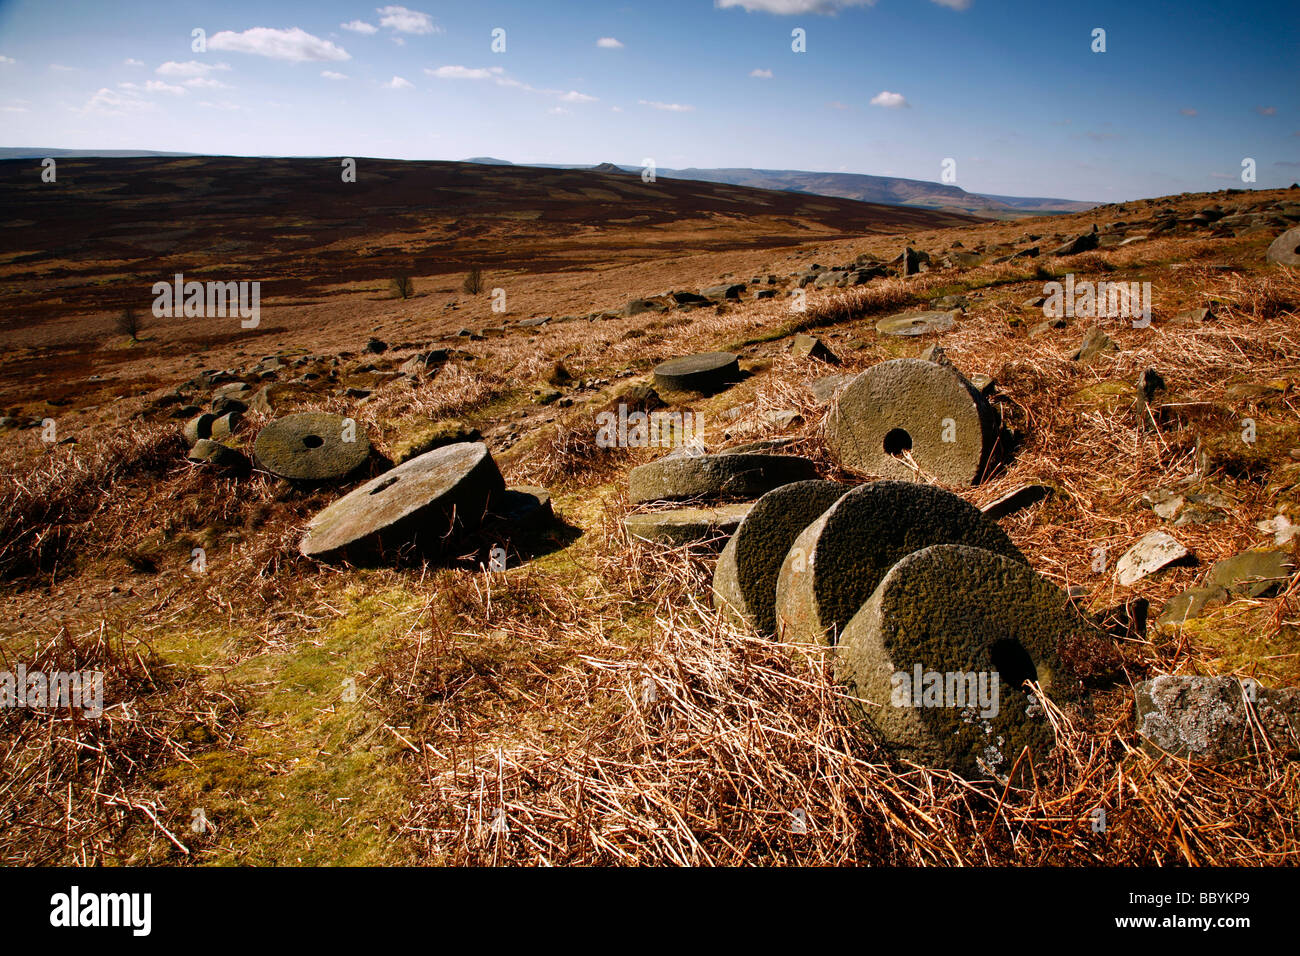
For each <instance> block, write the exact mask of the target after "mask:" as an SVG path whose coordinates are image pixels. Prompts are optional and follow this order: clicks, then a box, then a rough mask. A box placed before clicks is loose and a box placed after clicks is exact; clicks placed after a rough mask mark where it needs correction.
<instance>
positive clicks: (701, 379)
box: [655, 352, 740, 393]
mask: <svg viewBox="0 0 1300 956" xmlns="http://www.w3.org/2000/svg"><path fill="white" fill-rule="evenodd" d="M739 378H740V357H739V356H738V355H734V354H732V353H731V352H705V353H704V354H702V355H687V356H685V357H683V358H676V359H671V360H669V361H667V362H664V363H663V364H661V365H658V366H656V367H655V386H656V387H658V388H664V389H668V390H669V391H674V392H704V393H708V392H716V391H720V390H722V389H723V388H726V387H727V386H728V385H731V384H733V383H735V382H736V381H737V380H738V379H739Z"/></svg>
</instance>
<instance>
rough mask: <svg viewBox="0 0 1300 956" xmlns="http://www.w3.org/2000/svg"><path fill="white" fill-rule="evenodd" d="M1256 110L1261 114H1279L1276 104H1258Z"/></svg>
mask: <svg viewBox="0 0 1300 956" xmlns="http://www.w3.org/2000/svg"><path fill="white" fill-rule="evenodd" d="M1255 112H1256V113H1258V114H1259V115H1260V116H1275V115H1277V107H1276V106H1256V107H1255Z"/></svg>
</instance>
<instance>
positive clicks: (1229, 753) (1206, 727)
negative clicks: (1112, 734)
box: [1135, 674, 1300, 763]
mask: <svg viewBox="0 0 1300 956" xmlns="http://www.w3.org/2000/svg"><path fill="white" fill-rule="evenodd" d="M1135 690H1136V693H1137V730H1138V735H1139V736H1140V737H1141V738H1142V748H1143V749H1144V750H1146V751H1147V752H1148V753H1150V754H1152V755H1155V756H1159V755H1160V754H1162V753H1165V754H1170V755H1171V756H1174V757H1186V758H1190V759H1192V760H1195V761H1204V762H1207V763H1217V762H1219V761H1223V760H1233V759H1235V758H1238V757H1244V756H1247V755H1249V754H1252V753H1254V752H1255V751H1256V750H1266V749H1268V747H1269V745H1271V746H1272V747H1273V748H1275V749H1278V750H1281V751H1282V752H1283V753H1285V754H1288V755H1291V756H1294V755H1295V753H1296V750H1297V741H1298V740H1300V737H1298V736H1297V735H1300V689H1296V688H1280V689H1277V690H1268V689H1266V688H1263V687H1260V686H1259V685H1258V684H1256V683H1255V682H1254V681H1253V680H1249V679H1247V680H1246V681H1239V680H1237V679H1236V678H1234V677H1174V676H1171V675H1168V674H1166V675H1162V676H1160V677H1157V678H1155V679H1154V680H1148V681H1143V682H1142V683H1140V684H1138V685H1137V687H1136V688H1135ZM1251 711H1253V713H1251ZM1261 731H1262V732H1263V733H1262V735H1261V733H1260V732H1261ZM1261 737H1267V742H1266V741H1265V740H1264V739H1261Z"/></svg>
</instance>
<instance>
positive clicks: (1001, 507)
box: [980, 485, 1052, 521]
mask: <svg viewBox="0 0 1300 956" xmlns="http://www.w3.org/2000/svg"><path fill="white" fill-rule="evenodd" d="M1051 493H1052V488H1051V487H1050V486H1048V485H1021V486H1020V487H1019V488H1016V489H1014V490H1012V491H1008V492H1007V493H1006V494H1005V495H1003V496H1002V497H1001V498H998V499H997V500H995V501H990V502H989V503H988V504H986V505H985V506H984V507H983V508H981V509H980V513H981V514H982V515H984V517H986V518H989V519H992V520H993V521H999V520H1001V519H1002V518H1005V517H1007V516H1008V515H1013V514H1015V513H1016V512H1017V511H1024V510H1025V509H1026V508H1028V507H1030V506H1032V505H1036V504H1038V502H1040V501H1042V500H1043V499H1044V498H1046V497H1047V496H1048V495H1050V494H1051Z"/></svg>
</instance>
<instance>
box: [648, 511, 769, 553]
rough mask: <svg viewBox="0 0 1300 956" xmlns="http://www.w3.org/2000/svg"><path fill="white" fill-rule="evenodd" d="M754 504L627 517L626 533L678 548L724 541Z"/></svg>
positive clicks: (655, 512) (657, 512)
mask: <svg viewBox="0 0 1300 956" xmlns="http://www.w3.org/2000/svg"><path fill="white" fill-rule="evenodd" d="M752 507H753V505H751V504H740V505H723V506H722V507H720V508H675V509H673V510H672V511H653V512H649V513H647V514H637V515H628V516H627V517H626V518H624V519H623V527H624V528H626V529H627V533H628V534H630V535H631V536H632V537H634V538H639V539H641V540H642V541H649V542H651V543H652V544H666V545H671V546H673V547H679V546H681V545H684V544H697V543H699V542H701V541H721V540H722V539H723V538H726V537H728V536H730V535H731V534H733V533H734V532H735V530H736V529H737V528H738V527H740V523H741V522H742V521H744V520H745V515H747V514H748V513H749V510H750V508H752Z"/></svg>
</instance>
